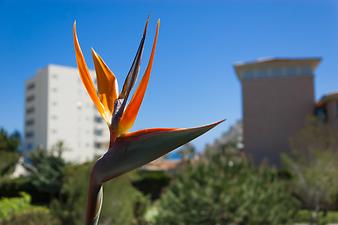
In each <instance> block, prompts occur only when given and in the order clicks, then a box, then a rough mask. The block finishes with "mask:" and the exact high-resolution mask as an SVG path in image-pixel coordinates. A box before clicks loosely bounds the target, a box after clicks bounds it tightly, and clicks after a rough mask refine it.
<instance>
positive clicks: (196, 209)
mask: <svg viewBox="0 0 338 225" xmlns="http://www.w3.org/2000/svg"><path fill="white" fill-rule="evenodd" d="M297 206H298V204H297V202H296V200H295V199H294V198H293V197H292V196H291V194H290V193H289V192H288V191H287V187H286V184H285V182H284V181H282V180H281V179H280V178H279V177H278V173H277V171H275V170H274V169H271V168H268V167H259V168H255V167H253V166H252V165H251V164H250V163H249V161H248V160H247V159H246V158H245V157H244V156H243V155H242V154H240V153H239V152H238V151H236V150H232V149H228V150H224V149H223V150H222V149H219V151H214V152H213V154H211V153H209V154H208V156H206V157H205V158H204V159H201V160H200V162H199V163H197V164H194V165H190V166H188V167H187V168H186V169H185V170H183V171H182V172H181V173H179V174H178V175H177V177H176V178H175V179H174V182H173V183H172V185H171V186H170V187H169V188H168V190H167V191H166V192H165V193H164V194H163V195H162V197H161V199H160V201H159V205H158V215H157V217H156V219H155V220H156V223H155V224H159V225H171V224H172V225H174V224H175V225H176V224H179V225H195V224H198V225H203V224H206V225H207V224H239V225H240V224H243V225H244V224H245V225H261V224H266V225H280V224H288V223H290V222H291V219H292V218H293V217H294V216H295V213H296V211H297Z"/></svg>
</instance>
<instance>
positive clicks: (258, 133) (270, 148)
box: [234, 58, 320, 165]
mask: <svg viewBox="0 0 338 225" xmlns="http://www.w3.org/2000/svg"><path fill="white" fill-rule="evenodd" d="M319 63H320V58H297V59H292V58H268V59H261V60H256V61H253V62H246V63H238V64H235V66H234V67H235V71H236V73H237V76H238V78H239V80H240V82H241V86H242V107H243V142H244V150H245V151H246V152H247V153H248V154H249V155H251V156H252V158H253V160H254V161H255V162H256V163H259V162H262V161H265V160H266V161H269V162H270V163H272V164H275V165H279V164H280V154H281V153H284V152H288V151H289V150H290V146H289V140H290V138H291V137H293V136H294V135H295V134H296V133H297V132H298V131H299V130H300V129H301V128H303V127H304V125H305V122H306V118H307V117H308V116H309V115H312V114H313V112H314V107H315V96H314V73H315V70H316V68H317V66H318V64H319Z"/></svg>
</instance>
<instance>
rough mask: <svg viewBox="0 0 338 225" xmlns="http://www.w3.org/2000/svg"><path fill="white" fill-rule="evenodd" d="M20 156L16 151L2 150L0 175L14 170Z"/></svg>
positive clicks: (2, 175)
mask: <svg viewBox="0 0 338 225" xmlns="http://www.w3.org/2000/svg"><path fill="white" fill-rule="evenodd" d="M19 157H20V156H19V154H18V153H16V152H9V151H0V177H5V176H8V175H10V174H12V173H13V172H14V169H15V166H16V165H17V163H18V161H19Z"/></svg>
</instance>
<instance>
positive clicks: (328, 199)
mask: <svg viewBox="0 0 338 225" xmlns="http://www.w3.org/2000/svg"><path fill="white" fill-rule="evenodd" d="M337 137H338V134H337V133H336V132H335V131H334V130H332V129H331V128H330V127H328V126H327V125H326V124H323V123H322V122H320V121H318V120H316V119H314V118H310V119H309V121H308V123H307V125H306V126H305V127H304V129H302V130H301V131H300V132H299V133H298V134H297V135H296V136H295V137H293V138H292V139H291V146H292V152H291V154H289V155H284V156H283V162H284V165H285V166H286V169H287V170H288V171H289V173H290V174H291V175H292V186H293V189H294V192H295V193H296V194H297V195H298V196H299V198H300V199H301V200H302V202H303V203H304V204H305V206H306V207H310V208H312V210H313V213H312V214H310V215H311V217H310V218H309V220H310V223H311V224H313V223H318V219H319V218H318V215H319V214H318V212H319V211H320V210H323V211H324V214H326V213H325V212H326V211H327V210H328V208H329V207H330V206H331V205H332V204H334V203H335V201H336V199H337V195H338V179H337V177H338V164H337V161H338V148H337V144H338V143H337Z"/></svg>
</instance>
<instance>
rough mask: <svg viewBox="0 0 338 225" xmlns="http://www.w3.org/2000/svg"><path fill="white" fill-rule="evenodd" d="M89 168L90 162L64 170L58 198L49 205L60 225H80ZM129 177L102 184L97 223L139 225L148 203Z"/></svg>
mask: <svg viewBox="0 0 338 225" xmlns="http://www.w3.org/2000/svg"><path fill="white" fill-rule="evenodd" d="M91 167H92V163H85V164H81V165H68V166H67V167H66V169H65V176H64V182H63V185H62V188H61V193H60V197H59V198H58V199H55V200H54V201H53V202H52V204H51V208H52V212H53V214H54V215H56V216H57V217H58V218H60V220H61V221H62V224H72V225H80V224H81V225H82V224H83V219H84V217H85V206H86V204H87V203H86V199H87V188H88V182H89V174H90V168H91ZM131 178H132V174H127V175H125V176H121V177H118V178H116V179H114V180H113V181H111V182H108V183H106V184H105V186H104V199H103V206H102V214H101V219H100V224H109V225H110V224H124V225H132V224H140V225H141V224H142V223H140V222H139V221H142V219H143V214H144V213H145V208H146V206H147V204H148V201H147V199H146V198H145V197H144V196H143V195H142V194H141V193H140V192H138V191H137V190H136V189H135V188H133V186H132V185H131ZM135 221H137V223H136V222H135Z"/></svg>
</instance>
